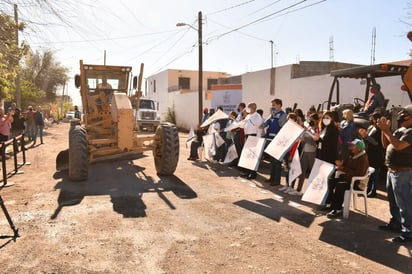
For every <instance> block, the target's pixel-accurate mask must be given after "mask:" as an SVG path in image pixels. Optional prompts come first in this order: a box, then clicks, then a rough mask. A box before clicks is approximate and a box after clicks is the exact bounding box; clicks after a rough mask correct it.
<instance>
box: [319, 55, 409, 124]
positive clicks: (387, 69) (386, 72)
mask: <svg viewBox="0 0 412 274" xmlns="http://www.w3.org/2000/svg"><path fill="white" fill-rule="evenodd" d="M410 63H411V61H410V60H408V61H401V62H394V63H384V64H376V65H369V66H356V67H353V68H346V69H340V70H335V71H332V72H331V73H330V75H331V76H332V77H333V82H332V85H331V88H330V92H329V97H328V100H327V101H325V102H324V103H327V108H326V109H336V110H338V112H339V113H341V112H342V110H344V109H346V108H350V109H352V110H353V111H354V118H355V119H354V120H355V124H356V125H358V126H361V125H362V126H367V125H369V115H368V114H367V113H364V112H361V111H360V108H361V106H363V105H364V104H365V102H367V100H368V98H369V95H370V89H371V87H379V85H378V83H377V82H378V81H379V78H382V77H390V76H400V77H401V79H402V81H403V83H404V84H405V86H403V87H402V88H401V89H402V90H404V91H405V92H407V93H408V96H409V99H410V100H411V101H412V92H411V90H412V71H411V70H410ZM342 78H350V79H359V80H363V81H365V83H366V85H365V93H364V96H363V98H359V97H358V98H353V103H347V104H342V103H341V101H340V93H341V91H340V85H339V80H340V79H342ZM407 87H410V88H409V89H408V88H407ZM360 97H361V96H360ZM389 100H390V99H385V102H384V106H382V107H380V108H378V109H376V110H377V111H380V112H381V113H382V114H384V115H389V116H392V113H395V114H396V112H397V109H396V107H395V108H393V110H392V111H390V110H388V109H387V106H388V103H389ZM320 108H321V107H320V106H319V109H320ZM393 125H394V126H396V124H395V123H393Z"/></svg>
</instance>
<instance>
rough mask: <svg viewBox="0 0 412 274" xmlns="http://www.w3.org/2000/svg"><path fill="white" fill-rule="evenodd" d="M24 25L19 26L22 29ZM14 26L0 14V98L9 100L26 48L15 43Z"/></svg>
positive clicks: (8, 18)
mask: <svg viewBox="0 0 412 274" xmlns="http://www.w3.org/2000/svg"><path fill="white" fill-rule="evenodd" d="M23 28H24V25H23V24H21V25H19V29H23ZM16 41H17V38H16V25H15V23H14V21H13V20H12V19H11V18H10V16H8V15H6V14H4V13H0V97H1V98H2V99H4V98H6V99H10V98H11V97H12V96H13V95H14V94H13V92H12V91H13V90H14V88H13V87H14V82H15V79H16V75H17V72H18V69H19V61H20V58H21V57H22V56H23V54H24V53H25V51H26V50H27V47H26V46H25V44H22V47H19V46H18V45H17V43H16Z"/></svg>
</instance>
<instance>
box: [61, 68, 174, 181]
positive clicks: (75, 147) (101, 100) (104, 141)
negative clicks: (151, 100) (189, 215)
mask: <svg viewBox="0 0 412 274" xmlns="http://www.w3.org/2000/svg"><path fill="white" fill-rule="evenodd" d="M131 71H132V68H131V67H127V66H106V65H89V64H83V61H82V60H80V75H76V76H75V85H76V87H77V88H80V94H81V97H82V105H83V116H82V119H81V120H82V121H80V120H78V119H73V120H72V121H71V125H70V131H69V149H68V150H65V151H62V152H60V153H59V155H58V156H57V159H56V168H57V169H58V170H63V169H68V174H69V179H70V180H73V181H83V180H86V179H87V177H88V165H89V164H90V163H93V162H96V161H99V160H108V159H117V158H122V157H124V156H127V155H130V154H141V153H142V152H144V151H148V150H152V151H153V156H154V162H155V167H156V171H157V173H158V174H159V175H172V174H173V173H174V172H175V170H176V167H177V163H178V159H179V137H178V132H177V129H176V126H175V125H173V124H171V123H161V124H160V125H159V126H158V127H157V129H156V131H155V134H154V135H153V134H152V135H139V134H138V128H137V127H136V119H135V117H134V114H133V113H134V112H133V109H132V104H131V99H132V100H133V101H134V102H136V108H138V107H139V98H140V97H141V95H142V92H141V84H142V75H143V64H142V65H141V69H140V75H139V77H134V79H133V88H134V89H135V90H136V88H137V91H136V93H135V94H134V95H133V96H132V97H133V98H129V96H128V94H127V90H128V86H129V77H130V74H131Z"/></svg>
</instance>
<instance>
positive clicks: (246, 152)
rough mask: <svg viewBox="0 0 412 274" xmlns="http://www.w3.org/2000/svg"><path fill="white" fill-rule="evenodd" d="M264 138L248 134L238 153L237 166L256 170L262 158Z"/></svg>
mask: <svg viewBox="0 0 412 274" xmlns="http://www.w3.org/2000/svg"><path fill="white" fill-rule="evenodd" d="M264 146H265V138H260V137H255V136H249V137H248V138H247V140H246V143H245V145H244V146H243V149H242V153H241V154H240V159H239V164H238V165H239V166H240V167H244V168H247V169H249V170H254V171H257V170H258V168H259V164H260V160H261V159H262V154H263V149H264Z"/></svg>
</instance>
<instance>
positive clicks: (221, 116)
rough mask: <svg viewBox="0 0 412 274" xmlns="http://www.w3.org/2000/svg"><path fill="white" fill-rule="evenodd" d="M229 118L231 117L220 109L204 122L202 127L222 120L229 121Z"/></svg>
mask: <svg viewBox="0 0 412 274" xmlns="http://www.w3.org/2000/svg"><path fill="white" fill-rule="evenodd" d="M227 118H229V116H228V115H227V114H226V113H224V112H223V111H221V110H220V109H218V110H217V111H216V112H215V113H214V114H213V115H212V116H210V117H209V118H207V120H206V121H204V122H203V124H202V125H201V126H200V127H206V126H208V125H210V124H211V123H213V122H216V121H218V120H221V119H227Z"/></svg>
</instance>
